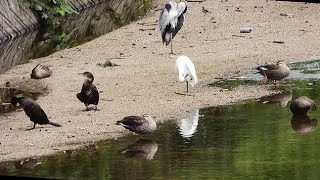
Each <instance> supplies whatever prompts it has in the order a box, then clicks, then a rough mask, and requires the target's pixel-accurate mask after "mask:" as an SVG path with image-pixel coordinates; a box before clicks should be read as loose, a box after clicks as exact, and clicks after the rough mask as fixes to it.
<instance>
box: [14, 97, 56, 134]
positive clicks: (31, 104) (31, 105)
mask: <svg viewBox="0 0 320 180" xmlns="http://www.w3.org/2000/svg"><path fill="white" fill-rule="evenodd" d="M17 103H19V104H20V106H22V108H23V110H24V112H25V113H26V114H27V116H28V117H29V118H30V121H32V122H33V123H34V125H33V128H32V129H34V128H35V127H36V124H40V125H42V124H51V125H53V126H57V127H60V126H61V125H60V124H58V123H55V122H52V121H49V119H48V117H47V115H46V113H45V112H44V111H43V109H42V108H41V107H40V106H39V105H38V104H37V103H36V102H35V101H34V100H33V99H31V98H29V97H15V96H14V97H12V98H11V104H12V105H14V106H16V105H17Z"/></svg>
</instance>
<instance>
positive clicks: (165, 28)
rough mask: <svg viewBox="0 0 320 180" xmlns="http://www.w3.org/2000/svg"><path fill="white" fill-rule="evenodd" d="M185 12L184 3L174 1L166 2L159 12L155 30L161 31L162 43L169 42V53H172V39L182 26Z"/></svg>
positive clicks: (185, 6)
mask: <svg viewBox="0 0 320 180" xmlns="http://www.w3.org/2000/svg"><path fill="white" fill-rule="evenodd" d="M186 12H187V5H186V3H185V2H179V3H178V4H177V3H176V2H175V1H170V2H168V3H167V4H166V5H165V6H164V9H163V10H162V11H161V12H160V17H159V23H158V27H157V28H156V31H159V32H161V37H162V43H163V44H164V43H165V44H166V46H167V45H168V44H169V43H170V42H171V54H173V50H172V39H173V38H174V37H175V36H176V34H177V33H178V31H179V30H180V29H181V28H182V26H183V22H184V19H185V13H186Z"/></svg>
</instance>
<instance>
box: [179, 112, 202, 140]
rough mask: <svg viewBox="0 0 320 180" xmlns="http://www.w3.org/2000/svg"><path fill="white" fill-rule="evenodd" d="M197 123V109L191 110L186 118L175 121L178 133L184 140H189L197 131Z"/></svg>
mask: <svg viewBox="0 0 320 180" xmlns="http://www.w3.org/2000/svg"><path fill="white" fill-rule="evenodd" d="M198 121H199V109H196V110H191V111H189V112H188V113H187V117H186V118H184V119H181V120H177V125H178V127H179V133H180V134H181V136H182V137H184V138H191V137H192V136H193V135H194V133H195V132H196V131H197V126H198Z"/></svg>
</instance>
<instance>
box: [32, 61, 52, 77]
mask: <svg viewBox="0 0 320 180" xmlns="http://www.w3.org/2000/svg"><path fill="white" fill-rule="evenodd" d="M51 74H52V71H51V70H50V69H49V67H48V66H45V65H41V64H38V65H37V66H36V67H35V68H33V69H32V72H31V74H30V76H31V78H32V79H42V78H47V77H50V76H51Z"/></svg>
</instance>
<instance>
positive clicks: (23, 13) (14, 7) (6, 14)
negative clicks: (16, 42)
mask: <svg viewBox="0 0 320 180" xmlns="http://www.w3.org/2000/svg"><path fill="white" fill-rule="evenodd" d="M35 27H38V19H37V16H36V14H35V13H34V12H33V11H31V10H30V9H28V8H21V7H19V4H18V1H17V0H0V43H2V42H3V41H7V40H10V39H14V38H16V37H17V36H19V35H22V34H25V33H27V32H29V31H32V30H33V29H34V28H35Z"/></svg>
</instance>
